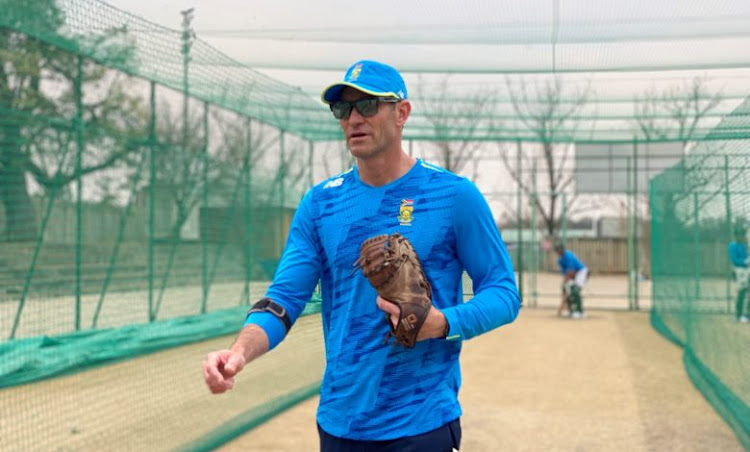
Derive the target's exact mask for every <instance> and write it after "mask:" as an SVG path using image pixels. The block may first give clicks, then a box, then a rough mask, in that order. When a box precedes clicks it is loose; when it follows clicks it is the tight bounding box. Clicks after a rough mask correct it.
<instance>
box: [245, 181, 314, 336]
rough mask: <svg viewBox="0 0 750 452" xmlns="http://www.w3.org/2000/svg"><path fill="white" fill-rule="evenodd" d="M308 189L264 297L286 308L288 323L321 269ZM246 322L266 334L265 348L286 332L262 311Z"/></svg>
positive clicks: (299, 310)
mask: <svg viewBox="0 0 750 452" xmlns="http://www.w3.org/2000/svg"><path fill="white" fill-rule="evenodd" d="M313 210H314V209H313V205H312V191H309V192H308V193H307V194H306V195H305V197H304V198H302V201H300V204H299V207H298V208H297V212H296V213H295V214H294V218H293V219H292V224H291V227H290V229H289V236H288V237H287V242H286V247H285V248H284V252H283V253H282V255H281V260H280V261H279V264H278V266H277V267H276V274H275V275H274V278H273V282H272V283H271V286H270V287H269V288H268V290H267V291H266V297H268V298H270V299H272V300H273V301H275V302H276V303H278V304H280V305H281V306H283V307H284V308H285V309H286V312H287V314H288V315H289V320H291V322H292V325H294V322H296V321H297V318H298V317H299V315H300V314H301V313H302V311H303V310H304V308H305V305H306V304H307V302H308V301H310V297H311V296H312V293H313V291H314V290H315V286H316V285H317V284H318V279H319V278H320V271H321V255H322V249H321V246H320V240H318V235H317V232H316V230H315V227H314V221H313V220H314V218H315V217H314V212H313ZM245 324H246V325H249V324H255V325H258V326H260V327H261V328H263V330H264V331H265V332H266V334H267V335H268V339H269V346H270V347H269V349H272V348H274V347H275V346H276V345H278V344H279V343H280V342H281V341H282V340H283V339H284V337H285V335H286V328H285V327H284V324H283V323H282V321H281V319H279V318H278V317H275V316H274V315H273V314H270V313H266V312H258V313H253V314H251V315H250V316H248V318H247V320H246V322H245Z"/></svg>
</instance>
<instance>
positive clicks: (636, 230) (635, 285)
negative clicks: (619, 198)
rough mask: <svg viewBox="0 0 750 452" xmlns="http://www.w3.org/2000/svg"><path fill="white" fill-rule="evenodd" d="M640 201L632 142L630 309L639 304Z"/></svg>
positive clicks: (634, 146) (636, 308) (635, 157)
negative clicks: (632, 275) (631, 278)
mask: <svg viewBox="0 0 750 452" xmlns="http://www.w3.org/2000/svg"><path fill="white" fill-rule="evenodd" d="M639 201H640V193H639V190H638V143H637V142H634V143H633V269H634V270H635V275H634V277H633V306H631V307H630V308H631V309H634V310H638V305H639V300H638V298H639V292H638V289H639V287H638V285H639V284H638V281H639V276H640V263H641V262H640V260H641V258H640V252H639V247H640V246H641V241H640V238H639V237H640V234H639V232H640V230H641V225H640V219H639V217H638V205H639V204H640V203H639Z"/></svg>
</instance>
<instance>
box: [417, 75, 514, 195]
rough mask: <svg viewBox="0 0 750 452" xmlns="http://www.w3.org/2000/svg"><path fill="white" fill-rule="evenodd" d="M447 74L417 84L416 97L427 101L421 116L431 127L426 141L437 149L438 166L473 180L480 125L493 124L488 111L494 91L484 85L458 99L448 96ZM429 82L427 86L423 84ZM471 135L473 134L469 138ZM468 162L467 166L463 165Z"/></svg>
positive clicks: (475, 172) (449, 81)
mask: <svg viewBox="0 0 750 452" xmlns="http://www.w3.org/2000/svg"><path fill="white" fill-rule="evenodd" d="M450 84H451V80H450V76H445V77H443V78H442V79H441V80H440V81H439V82H438V83H437V84H435V85H433V84H429V85H428V84H425V83H424V82H423V81H422V80H421V79H420V82H419V83H418V85H417V92H418V94H419V98H420V99H421V100H424V101H425V102H429V103H430V104H431V108H430V110H429V113H427V114H425V118H426V119H427V121H428V122H429V124H430V126H431V127H432V130H433V134H434V136H435V139H434V140H432V141H430V142H429V146H431V147H432V148H433V149H434V150H435V151H436V153H437V156H438V160H439V164H440V166H442V167H443V168H445V169H447V170H448V171H451V172H453V173H457V174H464V175H466V176H468V177H470V178H471V179H472V181H474V180H475V179H476V177H477V168H478V162H479V158H478V151H479V150H480V149H481V147H482V141H480V140H479V139H478V138H480V135H481V134H482V127H485V128H492V127H497V126H498V125H499V124H498V122H497V121H493V120H492V118H491V113H492V111H493V110H494V107H495V93H494V92H493V91H491V90H488V89H483V90H478V91H475V92H473V93H470V94H467V95H463V96H462V97H461V98H460V99H456V98H451V97H449V95H448V93H449V92H455V90H454V89H449V87H450ZM427 86H429V89H428V88H426V87H427ZM472 138H476V139H475V140H472ZM468 164H471V165H472V166H471V169H470V170H469V169H467V165H468Z"/></svg>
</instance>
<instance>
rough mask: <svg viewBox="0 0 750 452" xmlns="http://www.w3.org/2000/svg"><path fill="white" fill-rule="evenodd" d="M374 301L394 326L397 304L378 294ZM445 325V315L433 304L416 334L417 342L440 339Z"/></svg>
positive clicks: (396, 320) (397, 314) (443, 333)
mask: <svg viewBox="0 0 750 452" xmlns="http://www.w3.org/2000/svg"><path fill="white" fill-rule="evenodd" d="M375 302H376V303H377V305H378V308H380V310H381V311H383V312H385V313H386V314H388V315H389V317H390V319H391V324H392V325H393V327H394V328H395V327H396V325H397V324H398V317H399V309H398V306H396V305H395V304H393V303H391V302H390V301H388V300H386V299H385V298H382V297H380V296H378V298H376V300H375ZM445 325H446V320H445V315H444V314H443V313H442V311H440V310H439V309H438V308H436V307H435V306H434V305H433V306H432V307H431V308H430V310H429V311H428V312H427V318H426V319H425V321H424V324H423V325H422V329H420V330H419V334H418V335H417V342H419V341H423V340H425V339H433V338H434V339H442V338H443V337H445Z"/></svg>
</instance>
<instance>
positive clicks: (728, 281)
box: [724, 155, 734, 313]
mask: <svg viewBox="0 0 750 452" xmlns="http://www.w3.org/2000/svg"><path fill="white" fill-rule="evenodd" d="M724 209H725V210H726V214H727V229H728V230H727V232H728V235H729V240H730V241H731V240H734V229H733V228H732V201H731V198H730V193H729V156H728V155H725V156H724ZM726 294H727V296H726V299H727V313H731V312H732V292H731V278H726Z"/></svg>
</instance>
